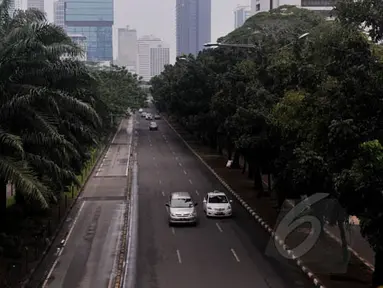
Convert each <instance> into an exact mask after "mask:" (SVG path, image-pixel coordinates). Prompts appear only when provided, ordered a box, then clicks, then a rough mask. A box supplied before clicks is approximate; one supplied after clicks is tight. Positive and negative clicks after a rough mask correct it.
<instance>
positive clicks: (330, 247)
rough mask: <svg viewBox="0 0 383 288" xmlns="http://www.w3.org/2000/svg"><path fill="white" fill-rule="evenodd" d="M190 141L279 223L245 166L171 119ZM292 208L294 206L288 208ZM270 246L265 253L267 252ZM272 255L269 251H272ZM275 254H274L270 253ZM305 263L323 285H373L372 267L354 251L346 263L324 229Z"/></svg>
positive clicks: (294, 237)
mask: <svg viewBox="0 0 383 288" xmlns="http://www.w3.org/2000/svg"><path fill="white" fill-rule="evenodd" d="M170 123H171V124H172V125H173V126H174V128H175V129H176V130H177V131H178V132H179V133H180V134H181V136H182V137H183V138H184V139H185V140H186V141H187V142H188V144H189V145H190V146H191V147H192V148H193V149H194V150H195V151H196V152H197V153H198V154H199V155H200V156H201V157H202V158H203V159H204V161H205V162H206V163H207V164H208V165H209V166H210V167H211V168H213V169H214V170H215V171H216V173H217V174H218V175H219V176H220V177H221V178H223V179H224V180H225V182H226V183H227V184H228V185H229V186H230V187H231V188H232V189H233V190H234V191H236V192H237V193H238V194H239V195H240V196H241V197H242V198H243V200H245V201H246V202H247V203H248V205H250V206H251V207H252V208H253V209H254V210H255V211H257V212H258V214H259V215H260V216H261V217H262V218H263V219H264V221H266V222H267V223H268V224H269V225H270V226H271V227H274V226H275V224H276V223H278V218H279V217H278V216H279V215H278V213H277V211H276V210H275V209H274V208H272V207H273V206H274V205H275V200H274V199H272V197H263V198H260V199H259V198H257V197H256V191H255V190H254V188H253V187H254V183H253V181H252V180H250V179H248V178H247V175H246V174H242V169H228V168H226V164H227V159H226V157H224V156H221V155H219V154H218V153H217V152H216V151H213V150H212V149H210V148H208V147H206V146H203V145H201V144H200V142H199V141H198V140H197V139H195V137H193V136H192V135H191V134H189V133H188V132H185V130H184V129H182V128H181V127H180V126H179V125H177V124H176V123H174V122H173V121H171V122H170ZM289 209H291V207H290V208H289ZM308 231H309V229H297V230H295V231H294V232H292V233H291V234H289V237H288V238H287V239H286V243H287V245H288V246H289V247H295V246H297V245H299V244H300V243H301V242H302V241H303V240H304V239H305V238H307V236H308ZM267 252H268V251H267V249H266V251H265V253H267ZM269 256H270V255H269ZM271 257H273V255H271ZM301 260H302V261H303V262H304V263H305V264H306V266H307V267H308V268H309V269H310V270H311V271H312V272H313V273H314V274H316V275H317V276H318V278H319V279H320V280H321V282H322V283H323V285H324V286H326V287H327V288H329V287H334V288H335V287H336V288H343V287H345V288H346V287H347V288H348V287H353V288H362V287H363V288H367V287H370V282H371V274H372V271H371V269H369V268H368V267H367V266H366V265H365V264H364V263H362V262H361V261H360V259H358V258H357V257H355V256H354V255H352V254H351V255H350V260H349V262H348V265H345V264H343V261H342V249H341V247H340V245H339V244H338V243H337V242H336V241H334V239H332V238H331V237H329V236H328V235H327V234H325V233H322V234H321V236H320V237H319V240H318V241H317V242H316V244H315V245H314V247H313V249H311V250H310V251H309V252H307V253H306V254H305V255H304V256H302V257H301Z"/></svg>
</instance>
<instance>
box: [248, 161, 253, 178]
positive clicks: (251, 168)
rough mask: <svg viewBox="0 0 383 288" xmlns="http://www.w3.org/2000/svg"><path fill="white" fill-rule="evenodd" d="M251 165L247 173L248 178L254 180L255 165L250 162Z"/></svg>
mask: <svg viewBox="0 0 383 288" xmlns="http://www.w3.org/2000/svg"><path fill="white" fill-rule="evenodd" d="M248 163H249V164H248V165H249V170H248V171H247V177H248V178H249V179H252V178H253V175H254V164H252V163H251V162H248Z"/></svg>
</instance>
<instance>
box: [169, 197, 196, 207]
mask: <svg viewBox="0 0 383 288" xmlns="http://www.w3.org/2000/svg"><path fill="white" fill-rule="evenodd" d="M170 207H172V208H191V207H193V201H192V199H191V198H177V199H172V200H171V202H170Z"/></svg>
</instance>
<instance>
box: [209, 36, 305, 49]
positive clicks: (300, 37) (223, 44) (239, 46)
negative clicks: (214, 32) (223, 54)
mask: <svg viewBox="0 0 383 288" xmlns="http://www.w3.org/2000/svg"><path fill="white" fill-rule="evenodd" d="M309 35H310V33H309V32H306V33H304V34H302V35H299V36H298V38H297V40H301V39H303V38H306V37H307V36H309ZM293 43H294V42H293V41H292V42H291V43H289V44H287V45H285V46H283V47H281V48H280V49H284V48H286V47H287V46H290V45H291V44H293ZM203 46H205V47H231V48H253V49H254V48H258V45H254V44H230V43H206V44H204V45H203Z"/></svg>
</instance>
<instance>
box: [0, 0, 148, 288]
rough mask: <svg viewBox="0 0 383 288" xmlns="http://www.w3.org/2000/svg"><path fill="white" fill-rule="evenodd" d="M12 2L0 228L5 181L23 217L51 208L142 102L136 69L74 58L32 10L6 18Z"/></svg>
mask: <svg viewBox="0 0 383 288" xmlns="http://www.w3.org/2000/svg"><path fill="white" fill-rule="evenodd" d="M10 2H11V1H10V0H3V1H2V2H1V4H0V91H1V97H0V189H1V191H0V195H1V197H0V214H1V215H0V217H1V222H2V223H3V225H0V227H2V228H1V229H0V232H1V233H4V231H5V229H6V228H5V226H9V225H5V224H7V223H8V222H11V220H12V219H13V218H12V215H10V214H9V213H8V212H7V211H9V210H10V209H8V208H6V206H7V195H6V186H7V184H8V183H13V185H14V187H15V191H16V202H17V203H16V205H14V206H20V207H22V209H21V210H22V211H23V214H24V216H25V217H31V213H32V212H33V213H35V212H36V211H41V210H49V209H50V208H51V207H52V206H54V205H55V203H56V201H57V200H58V199H59V198H60V196H61V193H63V191H64V190H65V189H66V188H65V187H68V186H70V185H71V184H79V183H78V182H79V181H78V180H77V178H76V175H79V174H81V173H80V172H81V170H82V168H83V166H84V163H85V162H86V161H87V160H88V159H89V158H90V151H91V149H92V148H93V147H97V146H98V145H99V143H100V142H101V141H103V139H105V138H106V137H107V136H108V135H110V134H111V133H113V131H114V130H115V128H116V125H117V124H118V123H117V121H118V120H119V119H121V118H122V117H124V116H127V111H128V109H129V108H130V109H131V110H135V109H137V108H138V107H140V106H142V105H143V104H144V103H145V100H146V93H145V92H144V91H143V90H142V89H141V88H140V79H138V78H137V76H136V75H132V74H130V73H128V72H127V71H126V70H125V69H123V68H119V67H117V66H112V67H109V68H108V69H99V68H97V66H95V65H93V66H92V65H85V64H84V63H83V62H80V61H77V60H75V57H76V56H79V55H81V54H82V53H83V51H81V49H80V48H79V47H78V46H76V45H75V44H74V43H73V42H72V41H71V39H70V38H69V37H68V36H67V35H66V33H65V32H64V30H63V29H61V28H60V27H57V26H55V25H53V24H50V23H48V22H47V20H46V18H45V15H44V14H42V13H41V12H39V11H37V10H27V11H17V12H15V14H14V15H12V16H13V17H10V15H9V13H8V11H9V6H10ZM27 211H29V212H27ZM5 222H7V223H5ZM8 224H9V223H8ZM1 236H2V237H0V238H1V239H3V240H4V239H5V238H6V237H4V235H3V234H1ZM3 240H2V241H3ZM4 241H6V240H4ZM2 246H3V243H0V256H1V251H3V250H4V249H5V248H4V246H3V247H2ZM0 272H1V271H0ZM0 274H1V273H0ZM0 286H2V285H1V284H0ZM2 287H3V286H2Z"/></svg>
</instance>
